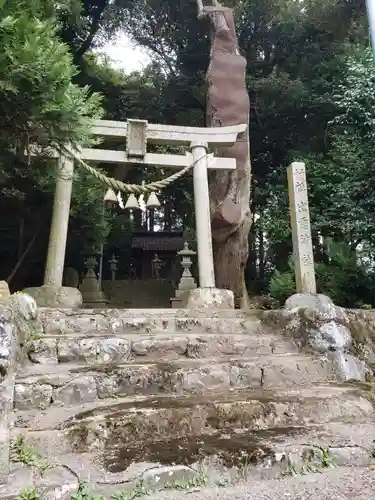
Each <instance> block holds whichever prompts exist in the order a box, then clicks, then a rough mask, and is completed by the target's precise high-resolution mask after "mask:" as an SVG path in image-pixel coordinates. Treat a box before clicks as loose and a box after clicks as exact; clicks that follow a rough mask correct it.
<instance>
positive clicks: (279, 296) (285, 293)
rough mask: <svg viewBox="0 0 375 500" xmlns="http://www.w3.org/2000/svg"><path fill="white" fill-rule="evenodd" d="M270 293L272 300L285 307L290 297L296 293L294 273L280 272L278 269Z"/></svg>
mask: <svg viewBox="0 0 375 500" xmlns="http://www.w3.org/2000/svg"><path fill="white" fill-rule="evenodd" d="M269 291H270V295H271V297H272V298H274V299H275V300H277V301H278V302H279V304H280V305H283V304H284V302H285V301H286V299H287V298H288V297H290V296H291V295H293V294H294V293H295V292H296V283H295V279H294V273H293V272H292V271H285V272H283V273H282V272H280V271H278V270H277V269H276V271H275V272H274V274H273V276H272V278H271V281H270V284H269Z"/></svg>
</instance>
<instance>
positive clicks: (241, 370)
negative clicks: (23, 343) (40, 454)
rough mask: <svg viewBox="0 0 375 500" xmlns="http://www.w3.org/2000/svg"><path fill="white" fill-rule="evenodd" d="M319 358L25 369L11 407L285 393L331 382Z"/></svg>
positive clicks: (329, 369) (331, 373)
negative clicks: (243, 390)
mask: <svg viewBox="0 0 375 500" xmlns="http://www.w3.org/2000/svg"><path fill="white" fill-rule="evenodd" d="M335 378H336V377H335V373H334V371H333V367H332V364H331V362H330V361H329V360H328V359H326V358H325V357H320V358H317V357H309V356H307V355H303V354H297V355H296V354H280V355H277V354H274V355H271V356H258V357H241V358H234V357H226V358H224V359H223V358H222V357H213V358H205V359H185V360H178V361H170V362H168V363H167V362H132V361H129V362H126V363H122V364H117V365H114V364H103V365H89V366H82V365H74V364H65V365H64V364H60V365H50V366H48V372H47V373H46V365H30V366H28V367H24V369H23V370H22V372H21V373H20V374H19V375H18V377H17V380H16V384H15V390H14V406H15V408H16V409H18V410H27V409H30V408H34V409H43V408H47V407H49V406H50V405H53V406H69V405H72V404H76V403H88V402H92V401H97V400H100V399H105V398H111V397H121V396H131V395H142V394H146V395H151V394H155V395H157V394H169V393H174V394H184V393H198V394H199V393H204V392H206V391H207V390H214V391H216V392H221V393H225V392H228V391H229V390H231V389H233V388H241V387H248V388H252V389H261V388H263V389H286V388H290V387H297V386H301V385H302V386H303V385H308V384H314V383H315V384H319V383H325V382H327V381H328V380H335Z"/></svg>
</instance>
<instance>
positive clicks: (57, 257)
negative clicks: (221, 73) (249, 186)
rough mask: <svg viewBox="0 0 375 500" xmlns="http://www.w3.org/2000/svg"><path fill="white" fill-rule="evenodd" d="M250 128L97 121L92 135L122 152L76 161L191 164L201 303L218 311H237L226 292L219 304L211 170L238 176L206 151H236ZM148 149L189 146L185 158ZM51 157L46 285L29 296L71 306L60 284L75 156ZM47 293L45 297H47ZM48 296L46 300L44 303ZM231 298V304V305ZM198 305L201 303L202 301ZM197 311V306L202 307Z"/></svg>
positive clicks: (86, 153) (88, 152) (91, 152)
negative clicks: (120, 145)
mask: <svg viewBox="0 0 375 500" xmlns="http://www.w3.org/2000/svg"><path fill="white" fill-rule="evenodd" d="M246 128H247V125H246V124H244V125H234V126H229V127H218V128H198V127H181V126H169V125H159V124H150V123H148V122H147V121H146V120H127V122H119V121H110V120H97V121H95V123H94V126H93V130H92V132H93V134H94V135H96V136H100V137H105V138H112V139H118V140H120V141H121V140H122V141H123V142H124V149H123V150H104V149H96V148H81V149H80V150H79V151H78V153H77V156H76V158H78V159H81V160H85V161H89V162H91V163H103V162H105V163H115V164H120V165H121V164H127V163H132V164H137V163H138V164H140V165H154V166H162V167H171V168H175V169H182V168H186V167H188V166H189V165H192V164H193V179H194V203H195V219H196V233H197V249H198V268H199V287H200V289H198V290H202V289H203V290H206V291H205V292H204V293H203V295H202V293H201V297H203V296H204V297H206V298H205V299H204V300H203V301H208V302H210V303H211V305H215V304H216V305H217V306H219V303H220V302H221V303H222V306H223V303H224V302H226V304H229V303H231V305H230V307H233V305H232V303H233V297H230V293H229V292H228V291H227V292H226V293H225V294H224V296H225V297H226V298H225V299H220V294H218V293H217V291H215V275H214V264H213V253H212V237H211V221H210V201H209V190H208V177H207V169H215V170H220V169H226V170H234V169H235V168H236V160H235V159H234V158H216V157H215V156H214V155H213V154H208V150H215V149H216V148H218V147H228V146H232V145H233V144H234V143H235V142H236V140H237V136H238V135H239V134H241V133H243V132H244V131H245V130H246ZM125 140H126V148H125ZM147 144H166V145H173V146H186V147H188V148H189V151H187V152H186V153H185V155H173V154H156V153H148V152H147ZM52 156H53V157H55V158H57V159H58V176H57V181H56V192H55V198H54V205H53V213H52V223H51V230H50V239H49V246H48V256H47V263H46V268H45V277H44V285H43V286H42V287H41V288H40V289H33V290H34V291H33V292H31V289H28V293H31V294H32V295H33V296H34V297H35V299H36V301H37V302H39V305H41V306H43V305H49V306H53V305H56V306H63V305H64V302H67V303H69V305H73V304H71V300H67V301H65V299H64V298H66V297H67V296H68V295H69V290H67V287H63V286H62V280H63V270H64V261H65V250H66V242H67V235H68V223H69V212H70V202H71V193H72V184H73V173H74V163H75V159H74V155H73V156H70V157H69V156H68V155H66V156H64V155H61V154H60V153H57V152H56V151H55V152H52ZM43 289H44V291H45V293H43ZM210 290H211V292H210ZM72 292H73V291H72ZM198 293H199V291H198ZM222 295H223V294H222ZM47 296H48V300H45V298H46V297H47ZM210 297H211V298H210ZM228 297H230V298H229V299H228ZM197 300H198V302H199V299H197ZM73 302H74V301H73ZM214 303H215V304H214ZM74 305H77V304H74ZM195 305H196V306H198V305H199V304H198V303H197V304H195Z"/></svg>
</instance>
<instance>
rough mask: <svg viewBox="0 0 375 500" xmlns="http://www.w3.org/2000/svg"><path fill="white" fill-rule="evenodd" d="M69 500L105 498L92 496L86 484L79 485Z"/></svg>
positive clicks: (102, 499) (100, 499) (97, 499)
mask: <svg viewBox="0 0 375 500" xmlns="http://www.w3.org/2000/svg"><path fill="white" fill-rule="evenodd" d="M71 500H105V498H104V497H103V496H97V495H93V494H92V493H91V492H90V490H89V488H88V486H87V485H86V484H80V485H79V488H78V491H77V493H73V494H72V496H71Z"/></svg>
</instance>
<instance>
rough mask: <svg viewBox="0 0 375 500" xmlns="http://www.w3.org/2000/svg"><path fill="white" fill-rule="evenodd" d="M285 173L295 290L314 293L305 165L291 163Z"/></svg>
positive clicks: (312, 255) (314, 284)
mask: <svg viewBox="0 0 375 500" xmlns="http://www.w3.org/2000/svg"><path fill="white" fill-rule="evenodd" d="M287 173H288V187H289V204H290V219H291V224H292V237H293V257H294V265H295V275H296V290H297V293H316V283H315V271H314V254H313V247H312V239H311V227H310V213H309V200H308V195H307V182H306V168H305V164H304V163H299V162H295V163H292V164H291V165H290V166H289V167H288V169H287Z"/></svg>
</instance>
